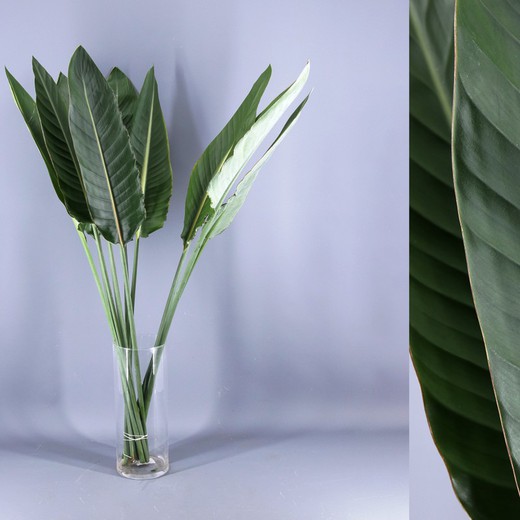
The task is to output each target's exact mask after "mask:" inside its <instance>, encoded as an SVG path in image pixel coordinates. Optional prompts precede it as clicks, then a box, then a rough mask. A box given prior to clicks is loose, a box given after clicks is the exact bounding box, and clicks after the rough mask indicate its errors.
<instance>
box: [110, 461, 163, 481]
mask: <svg viewBox="0 0 520 520" xmlns="http://www.w3.org/2000/svg"><path fill="white" fill-rule="evenodd" d="M169 467H170V465H169V463H168V461H167V460H165V459H164V458H163V457H157V456H154V455H152V456H150V460H149V461H148V462H132V463H128V464H123V463H122V462H121V461H119V462H118V463H117V472H118V473H119V474H120V475H121V476H122V477H125V478H130V479H133V480H149V479H153V478H159V477H162V476H163V475H165V474H166V473H168V469H169Z"/></svg>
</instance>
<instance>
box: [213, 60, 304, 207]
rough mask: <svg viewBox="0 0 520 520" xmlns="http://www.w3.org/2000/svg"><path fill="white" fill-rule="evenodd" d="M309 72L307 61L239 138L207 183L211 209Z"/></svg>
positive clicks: (257, 146)
mask: <svg viewBox="0 0 520 520" xmlns="http://www.w3.org/2000/svg"><path fill="white" fill-rule="evenodd" d="M309 72H310V63H307V65H306V66H305V67H304V69H303V71H302V72H301V74H300V76H299V77H298V79H297V80H296V81H295V82H294V83H293V84H292V85H291V86H290V87H289V88H288V89H287V90H285V91H284V92H283V93H282V94H281V95H280V96H278V98H277V99H275V100H274V102H272V103H271V105H270V106H269V107H268V108H267V109H266V110H264V111H263V112H262V113H261V114H260V115H259V116H258V118H257V119H256V121H255V122H254V124H253V125H252V126H251V128H250V129H249V130H248V131H247V132H246V133H245V134H244V136H243V137H242V138H241V139H240V140H239V141H238V142H237V144H236V146H235V147H234V149H233V153H232V154H231V155H230V156H229V158H228V159H227V160H226V161H225V163H224V164H223V165H222V168H221V169H220V170H219V171H218V174H217V175H215V176H214V177H213V178H212V179H211V182H210V183H209V185H208V190H207V195H208V200H209V201H210V207H211V211H214V210H215V209H216V208H217V207H219V206H220V204H221V203H222V200H223V198H224V197H225V196H226V195H227V193H228V192H229V190H230V189H231V187H232V186H233V184H234V183H235V181H236V180H237V179H238V177H239V176H240V173H241V172H242V170H243V168H245V166H246V165H247V163H248V162H249V161H250V159H251V157H252V156H253V154H254V153H255V152H256V151H257V150H258V148H259V147H260V145H261V144H262V143H263V142H264V139H265V138H266V137H267V135H268V134H269V132H271V130H272V129H273V128H274V126H275V125H276V123H278V121H279V120H280V119H281V117H282V116H283V115H284V113H285V111H286V110H287V109H288V108H289V106H290V105H291V104H292V102H293V101H294V100H295V99H296V98H297V97H298V95H299V94H300V92H301V91H302V89H303V87H304V86H305V83H306V82H307V78H308V77H309Z"/></svg>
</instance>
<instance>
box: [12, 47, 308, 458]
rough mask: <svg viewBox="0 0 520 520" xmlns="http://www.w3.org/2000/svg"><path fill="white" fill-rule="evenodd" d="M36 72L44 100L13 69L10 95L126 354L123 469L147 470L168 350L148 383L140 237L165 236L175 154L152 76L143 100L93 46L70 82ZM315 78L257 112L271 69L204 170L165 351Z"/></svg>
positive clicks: (193, 181) (72, 69)
mask: <svg viewBox="0 0 520 520" xmlns="http://www.w3.org/2000/svg"><path fill="white" fill-rule="evenodd" d="M33 70H34V76H35V91H36V100H34V99H33V98H32V97H31V96H30V95H29V94H28V93H27V91H26V90H25V89H24V88H23V87H22V86H21V85H20V83H18V81H17V80H16V79H15V78H14V77H13V76H12V75H11V74H10V73H9V71H7V70H6V73H7V78H8V81H9V85H10V87H11V92H12V94H13V97H14V99H15V102H16V104H17V105H18V108H19V109H20V111H21V113H22V116H23V118H24V120H25V122H26V124H27V126H28V128H29V131H30V133H31V135H32V137H33V139H34V141H35V143H36V145H37V147H38V149H39V151H40V153H41V155H42V157H43V160H44V162H45V165H46V167H47V170H48V172H49V176H50V179H51V182H52V185H53V187H54V190H55V192H56V195H57V196H58V198H59V200H60V201H61V202H62V203H63V205H64V206H65V208H66V210H67V212H68V214H69V216H70V217H71V219H72V221H73V224H74V226H75V228H76V231H77V234H78V236H79V239H80V241H81V244H82V246H83V249H84V251H85V254H86V256H87V260H88V263H89V265H90V268H91V270H92V274H93V276H94V280H95V283H96V285H97V288H98V291H99V294H100V297H101V302H102V304H103V308H104V311H105V314H106V317H107V320H108V324H109V327H110V332H111V334H112V338H113V343H114V345H115V346H116V348H115V351H116V357H117V362H118V367H119V373H120V376H121V385H122V390H123V396H124V403H125V413H124V421H125V425H124V446H125V449H124V456H125V461H124V463H125V464H128V463H133V462H136V463H146V462H147V461H148V460H149V456H150V454H149V449H148V438H147V426H146V422H147V417H148V412H149V409H150V403H151V398H152V394H153V390H154V384H155V376H156V368H157V364H158V363H159V362H160V356H161V353H162V351H163V350H162V348H158V350H157V357H156V358H155V359H152V360H150V363H149V365H148V366H147V367H146V370H145V372H144V374H143V373H142V368H144V367H141V366H140V361H139V356H138V352H137V350H138V347H139V346H138V344H137V335H136V323H135V313H134V310H135V305H136V287H137V271H138V263H139V247H140V241H141V239H142V238H146V237H148V236H149V235H150V234H151V233H153V232H155V231H157V230H158V229H160V228H161V227H162V226H163V224H164V221H165V220H166V216H167V213H168V206H169V201H170V197H171V193H172V169H171V161H170V146H169V142H168V134H167V130H166V125H165V123H164V117H163V114H162V110H161V106H160V103H159V94H158V87H157V82H156V80H155V76H154V69H153V67H152V69H150V71H149V72H148V74H147V75H146V78H145V80H144V83H143V86H142V88H141V90H140V92H138V91H137V89H136V88H135V87H134V85H133V84H132V82H131V81H130V79H129V78H128V77H127V76H126V75H125V74H124V73H123V72H122V71H121V70H119V69H117V68H114V69H113V70H112V71H111V72H110V74H109V75H108V77H107V78H105V77H104V76H103V74H102V73H101V71H100V70H99V69H98V67H97V66H96V65H95V63H94V62H93V60H92V58H91V57H90V56H89V55H88V54H87V52H86V51H85V50H84V49H83V47H79V48H78V49H77V50H76V51H75V53H74V55H73V56H72V58H71V61H70V64H69V69H68V77H67V76H65V75H64V74H61V73H60V75H59V77H58V79H57V81H54V79H53V78H52V77H51V76H50V74H49V73H48V72H47V71H46V70H45V69H44V68H43V67H42V65H40V63H38V61H36V60H35V59H34V58H33ZM308 75H309V63H307V65H306V66H305V68H304V69H303V71H302V73H301V74H300V76H299V77H298V78H297V79H296V81H295V82H294V83H293V84H292V85H290V86H289V87H288V88H287V89H286V90H284V91H283V92H282V93H281V94H279V95H278V96H277V97H276V98H274V100H273V101H272V102H271V103H270V104H268V105H267V107H266V108H265V109H264V110H263V111H262V112H260V113H257V112H258V106H259V103H260V100H261V98H262V95H263V93H264V91H265V89H266V87H267V84H268V82H269V80H270V77H271V67H270V66H269V67H268V68H267V69H266V70H265V71H264V72H263V73H262V74H261V75H260V77H259V78H258V80H257V81H256V82H255V84H254V85H253V87H252V89H251V90H250V92H249V94H248V95H247V97H246V98H245V100H244V101H243V102H242V104H241V105H240V106H239V108H238V109H237V111H236V112H235V114H234V115H233V117H232V118H231V119H230V120H229V122H228V123H227V124H226V126H225V127H224V128H223V129H222V131H221V132H220V133H219V134H218V135H217V137H215V139H214V140H213V141H212V142H211V143H210V144H209V146H208V147H207V148H206V150H205V151H204V152H203V154H202V155H201V157H200V158H199V160H198V161H197V162H196V164H195V166H194V168H193V170H192V172H191V176H190V181H189V185H188V192H187V194H186V202H185V214H184V227H183V230H182V233H181V238H182V241H183V248H182V254H181V256H180V258H179V261H178V264H177V269H176V271H175V275H174V277H173V281H172V283H171V287H170V291H169V294H168V298H167V300H166V304H165V307H164V311H163V314H162V318H161V322H160V325H159V329H158V331H157V335H156V338H155V346H156V347H162V346H163V345H164V344H165V342H166V339H167V336H168V333H169V330H170V327H171V323H172V320H173V317H174V314H175V310H176V308H177V305H178V303H179V300H180V298H181V296H182V293H183V291H184V289H185V287H186V284H187V283H188V279H189V277H190V275H191V273H192V272H193V269H194V267H195V265H196V263H197V261H198V259H199V257H200V255H201V253H202V251H203V249H204V247H205V246H206V244H207V243H208V241H209V240H210V239H211V238H213V237H215V236H216V235H218V234H220V233H222V232H223V231H224V230H225V229H227V227H228V226H229V225H230V224H231V222H232V221H233V219H234V218H235V216H236V214H237V213H238V211H239V210H240V208H241V207H242V204H243V203H244V201H245V199H246V197H247V195H248V193H249V190H250V189H251V186H252V184H253V182H254V181H255V179H256V177H257V175H258V173H259V171H260V169H261V168H262V166H263V165H264V164H265V162H266V161H267V160H268V159H269V157H270V156H271V155H272V153H273V152H274V150H275V149H276V147H277V146H278V145H279V144H280V143H281V141H282V140H283V138H284V137H285V135H286V134H287V133H288V131H289V130H290V129H291V128H292V127H293V125H294V124H295V122H296V120H297V119H298V117H299V115H300V112H301V110H302V109H303V107H304V105H305V103H306V102H307V99H308V97H309V96H308V95H307V97H305V99H304V100H303V101H302V102H301V103H300V104H299V105H298V106H297V108H296V109H295V110H294V111H293V112H292V114H291V115H290V116H289V118H288V119H287V121H286V123H285V125H284V126H283V127H282V129H281V131H280V133H279V134H278V136H277V137H276V138H275V139H274V141H273V142H272V144H271V145H270V146H269V147H268V148H267V150H266V151H265V152H264V154H263V155H261V157H260V159H258V160H257V161H256V162H254V163H253V164H252V166H251V167H250V168H249V170H247V167H248V165H249V163H250V162H251V159H252V157H253V155H254V154H255V152H257V150H258V149H259V147H260V146H261V145H262V143H263V142H264V141H265V139H266V138H267V136H268V135H269V133H270V132H271V130H273V128H274V127H275V126H276V124H277V123H278V122H279V120H280V119H281V118H282V117H283V115H284V114H285V112H286V111H287V109H288V108H289V106H290V105H291V104H292V103H293V102H294V101H295V99H296V98H297V97H298V95H299V94H300V92H301V91H302V89H303V87H304V85H305V83H306V81H307V78H308ZM131 241H133V242H134V248H133V258H132V259H131V260H132V262H131V263H130V261H129V256H130V255H129V248H128V243H129V242H131ZM114 246H117V249H118V251H117V252H115V251H114ZM116 257H119V269H118V267H117V262H116ZM120 277H121V278H122V282H121V281H120V279H119V278H120ZM122 349H125V351H123V350H122Z"/></svg>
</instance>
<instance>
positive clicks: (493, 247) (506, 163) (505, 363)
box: [453, 0, 520, 480]
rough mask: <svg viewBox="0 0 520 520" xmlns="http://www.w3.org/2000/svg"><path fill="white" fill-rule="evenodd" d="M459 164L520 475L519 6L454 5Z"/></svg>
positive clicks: (482, 314) (492, 354) (472, 253)
mask: <svg viewBox="0 0 520 520" xmlns="http://www.w3.org/2000/svg"><path fill="white" fill-rule="evenodd" d="M456 31H457V33H456V34H457V37H456V42H457V45H456V53H457V54H456V55H457V60H456V86H455V104H454V108H455V120H454V137H453V146H454V165H455V181H456V185H455V187H456V193H457V200H458V204H459V210H460V216H461V223H462V229H463V235H464V244H465V247H466V252H467V258H468V265H469V272H470V277H471V283H472V287H473V295H474V299H475V304H476V309H477V312H478V316H479V320H480V324H481V327H482V332H483V336H484V340H485V343H486V350H487V356H488V359H489V364H490V369H491V375H492V377H493V382H494V387H495V392H496V395H497V401H498V405H499V409H500V416H501V419H502V424H503V428H504V432H505V434H506V440H507V444H508V447H509V451H510V454H511V457H512V461H513V467H514V470H515V473H516V475H517V480H518V476H519V475H520V399H519V398H518V395H520V348H519V346H518V336H519V334H520V304H519V299H518V290H519V287H520V242H519V241H518V230H519V229H520V181H519V175H518V164H519V160H520V126H519V123H518V122H519V120H520V63H519V62H518V52H519V51H520V10H519V9H518V7H516V6H515V4H514V3H511V2H507V1H504V0H494V1H492V2H491V1H489V0H481V1H479V2H477V3H474V2H468V1H466V0H461V1H460V2H458V3H457V24H456Z"/></svg>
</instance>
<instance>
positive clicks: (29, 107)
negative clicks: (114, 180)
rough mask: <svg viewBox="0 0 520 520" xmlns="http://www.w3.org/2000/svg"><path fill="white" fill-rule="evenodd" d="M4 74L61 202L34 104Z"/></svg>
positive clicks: (27, 95) (60, 194)
mask: <svg viewBox="0 0 520 520" xmlns="http://www.w3.org/2000/svg"><path fill="white" fill-rule="evenodd" d="M5 73H6V75H7V80H8V81H9V87H10V89H11V93H12V94H13V98H14V101H15V103H16V105H17V106H18V109H19V110H20V112H21V114H22V116H23V118H24V121H25V124H26V125H27V128H28V129H29V132H30V133H31V135H32V137H33V139H34V142H35V143H36V146H37V147H38V150H39V151H40V154H41V156H42V158H43V161H44V163H45V166H46V167H47V171H48V172H49V177H50V179H51V182H52V186H53V187H54V191H55V192H56V195H57V196H58V198H59V199H60V201H61V202H63V194H62V193H61V189H60V186H59V184H58V176H57V174H56V170H55V169H54V165H53V164H52V161H51V157H50V155H49V152H48V150H47V147H46V145H45V140H44V138H43V130H42V126H41V121H40V116H39V114H38V110H37V108H36V102H35V101H34V99H33V98H32V97H31V96H30V95H29V94H28V93H27V91H26V90H25V89H24V88H23V87H22V85H20V83H19V82H18V81H17V80H16V79H15V78H14V76H13V75H12V74H11V73H10V72H9V71H8V70H7V69H5Z"/></svg>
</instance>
